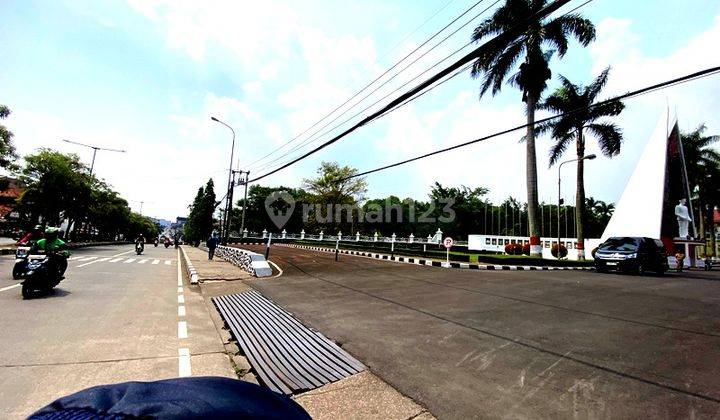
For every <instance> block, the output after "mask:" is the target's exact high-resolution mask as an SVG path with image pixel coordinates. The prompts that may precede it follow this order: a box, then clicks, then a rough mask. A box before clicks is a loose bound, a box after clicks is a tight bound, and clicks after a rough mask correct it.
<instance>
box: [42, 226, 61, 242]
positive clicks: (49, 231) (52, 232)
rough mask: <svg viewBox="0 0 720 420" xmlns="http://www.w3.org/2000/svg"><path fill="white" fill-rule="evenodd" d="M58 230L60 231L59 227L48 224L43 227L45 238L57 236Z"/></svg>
mask: <svg viewBox="0 0 720 420" xmlns="http://www.w3.org/2000/svg"><path fill="white" fill-rule="evenodd" d="M59 231H60V229H58V228H56V227H53V226H48V227H46V228H45V238H47V239H56V238H57V237H58V232H59Z"/></svg>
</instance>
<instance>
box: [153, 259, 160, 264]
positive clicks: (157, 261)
mask: <svg viewBox="0 0 720 420" xmlns="http://www.w3.org/2000/svg"><path fill="white" fill-rule="evenodd" d="M152 263H153V265H154V264H160V260H153V262H152Z"/></svg>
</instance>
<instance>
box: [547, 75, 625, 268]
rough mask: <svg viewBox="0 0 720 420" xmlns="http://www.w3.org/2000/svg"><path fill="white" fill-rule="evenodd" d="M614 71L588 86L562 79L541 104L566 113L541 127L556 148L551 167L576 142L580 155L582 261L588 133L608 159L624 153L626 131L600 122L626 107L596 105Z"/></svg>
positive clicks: (577, 197)
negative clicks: (552, 140)
mask: <svg viewBox="0 0 720 420" xmlns="http://www.w3.org/2000/svg"><path fill="white" fill-rule="evenodd" d="M609 72H610V69H609V68H607V69H605V70H604V71H603V72H602V73H600V75H599V76H598V77H597V78H596V79H595V80H593V82H592V83H591V84H590V85H589V86H586V87H582V86H579V85H575V84H573V83H571V82H570V81H569V80H568V79H566V78H565V77H563V76H560V83H561V85H560V87H559V88H558V89H557V90H556V91H555V92H553V94H552V95H550V96H549V97H548V98H547V99H545V101H544V102H543V103H542V104H540V108H541V109H546V110H549V111H553V112H555V113H557V114H562V116H560V117H559V118H557V119H555V120H552V121H550V122H548V123H547V124H545V125H543V126H542V127H540V128H539V130H540V131H545V130H550V131H551V133H552V137H553V139H554V140H555V145H554V146H553V147H552V149H550V165H553V164H555V163H557V161H558V159H560V156H562V154H563V152H565V150H566V149H567V148H568V146H569V145H570V143H571V142H572V141H573V140H574V141H575V149H576V152H577V157H578V161H577V193H576V195H575V206H576V210H577V211H576V212H575V226H576V229H577V232H576V234H577V242H578V258H579V259H584V258H585V252H584V249H583V248H582V245H583V244H584V242H583V241H584V240H585V235H584V229H585V223H584V222H585V180H584V176H583V172H584V165H583V163H584V161H583V160H582V159H581V158H582V157H583V156H585V136H584V133H585V131H587V132H588V133H589V134H591V135H592V136H593V137H595V139H596V140H597V142H598V144H599V145H600V150H601V151H602V153H603V154H604V155H605V156H608V157H612V156H615V155H617V154H618V153H620V144H621V143H622V131H621V130H620V128H619V127H618V126H616V125H615V124H612V123H608V122H598V120H599V119H601V118H603V117H613V116H616V115H619V114H620V113H621V112H622V110H623V109H624V108H625V105H623V103H622V102H620V101H615V100H612V101H605V102H601V103H599V104H598V105H595V99H596V98H597V95H598V94H599V93H600V91H601V90H602V88H603V86H605V84H606V83H607V80H608V73H609Z"/></svg>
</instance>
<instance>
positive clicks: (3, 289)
mask: <svg viewBox="0 0 720 420" xmlns="http://www.w3.org/2000/svg"><path fill="white" fill-rule="evenodd" d="M16 287H20V283H16V284H13V285H12V286H6V287H3V288H2V289H0V292H4V291H6V290H10V289H14V288H16Z"/></svg>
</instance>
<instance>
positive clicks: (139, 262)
mask: <svg viewBox="0 0 720 420" xmlns="http://www.w3.org/2000/svg"><path fill="white" fill-rule="evenodd" d="M148 261H150V260H148V259H145V260H140V261H138V264H145V263H146V262H148Z"/></svg>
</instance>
